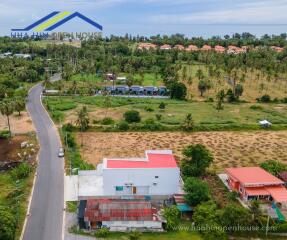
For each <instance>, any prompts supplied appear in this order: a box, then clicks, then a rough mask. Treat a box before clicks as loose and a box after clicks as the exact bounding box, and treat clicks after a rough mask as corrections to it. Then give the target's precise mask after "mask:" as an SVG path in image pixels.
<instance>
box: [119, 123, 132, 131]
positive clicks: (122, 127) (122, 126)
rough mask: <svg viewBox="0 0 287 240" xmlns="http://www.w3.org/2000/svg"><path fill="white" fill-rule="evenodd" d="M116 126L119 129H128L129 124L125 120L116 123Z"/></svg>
mask: <svg viewBox="0 0 287 240" xmlns="http://www.w3.org/2000/svg"><path fill="white" fill-rule="evenodd" d="M118 128H119V130H120V131H128V130H129V128H130V126H129V124H128V123H127V122H125V121H121V122H120V123H119V124H118Z"/></svg>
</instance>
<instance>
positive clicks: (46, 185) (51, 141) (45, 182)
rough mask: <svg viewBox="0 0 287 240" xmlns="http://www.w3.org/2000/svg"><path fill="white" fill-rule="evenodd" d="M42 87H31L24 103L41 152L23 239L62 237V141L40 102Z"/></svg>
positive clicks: (38, 85) (57, 238)
mask: <svg viewBox="0 0 287 240" xmlns="http://www.w3.org/2000/svg"><path fill="white" fill-rule="evenodd" d="M42 90H43V88H42V85H41V84H37V85H36V86H35V87H33V88H32V89H31V91H30V93H29V97H28V103H27V109H28V112H29V113H30V115H31V117H32V120H33V123H34V126H35V128H36V132H37V137H38V140H39V143H40V152H39V164H38V168H37V173H36V176H37V177H36V182H35V186H34V191H33V196H32V201H31V207H30V211H29V213H28V214H29V215H28V217H27V224H26V228H25V230H24V236H23V239H24V240H59V239H62V227H63V208H64V159H60V158H58V157H57V153H58V149H59V147H60V146H61V142H60V139H59V135H58V132H57V129H56V127H55V125H54V124H53V122H52V121H51V119H50V117H49V115H48V114H47V112H46V110H45V109H44V107H43V106H42V104H41V92H42Z"/></svg>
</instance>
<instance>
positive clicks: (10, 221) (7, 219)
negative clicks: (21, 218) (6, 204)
mask: <svg viewBox="0 0 287 240" xmlns="http://www.w3.org/2000/svg"><path fill="white" fill-rule="evenodd" d="M15 226H16V220H15V217H14V215H13V214H12V213H11V212H10V210H8V209H6V208H2V207H1V208H0V239H5V240H13V239H14V231H15Z"/></svg>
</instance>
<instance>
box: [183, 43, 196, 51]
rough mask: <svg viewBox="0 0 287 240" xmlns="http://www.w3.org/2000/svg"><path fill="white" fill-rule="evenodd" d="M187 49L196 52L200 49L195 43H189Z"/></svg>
mask: <svg viewBox="0 0 287 240" xmlns="http://www.w3.org/2000/svg"><path fill="white" fill-rule="evenodd" d="M185 50H186V51H188V52H193V51H194V52H196V51H198V50H199V49H198V47H197V46H195V45H192V44H191V45H189V46H188V47H187V48H186V49H185Z"/></svg>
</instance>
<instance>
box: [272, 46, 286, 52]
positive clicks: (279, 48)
mask: <svg viewBox="0 0 287 240" xmlns="http://www.w3.org/2000/svg"><path fill="white" fill-rule="evenodd" d="M270 48H271V49H272V50H274V51H275V52H278V53H281V52H283V51H284V48H282V47H277V46H271V47H270Z"/></svg>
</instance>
